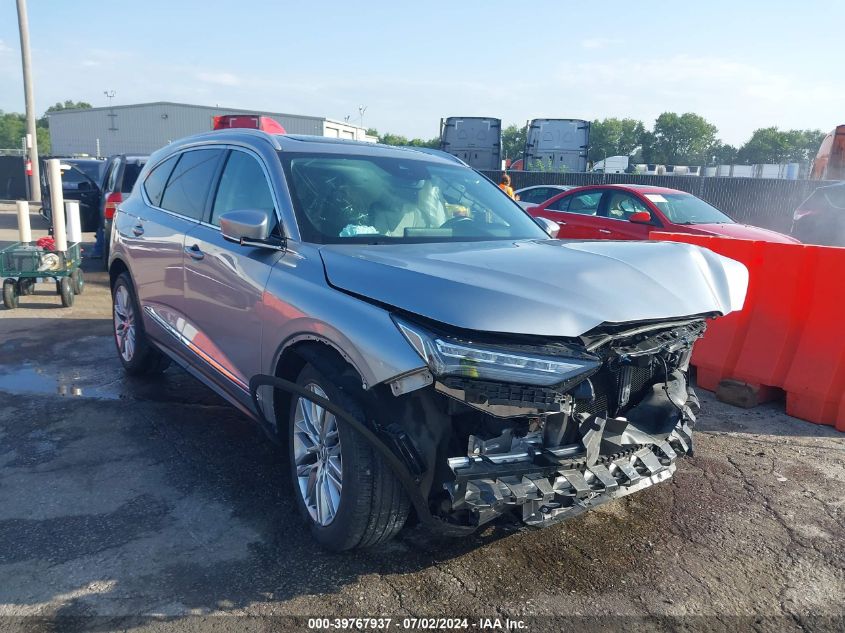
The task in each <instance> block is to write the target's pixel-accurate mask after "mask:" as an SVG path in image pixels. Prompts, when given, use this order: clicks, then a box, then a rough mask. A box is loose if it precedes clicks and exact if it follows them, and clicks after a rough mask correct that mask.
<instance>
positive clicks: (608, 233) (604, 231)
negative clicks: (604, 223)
mask: <svg viewBox="0 0 845 633" xmlns="http://www.w3.org/2000/svg"><path fill="white" fill-rule="evenodd" d="M599 233H604V234H605V235H610V231H608V230H607V229H599Z"/></svg>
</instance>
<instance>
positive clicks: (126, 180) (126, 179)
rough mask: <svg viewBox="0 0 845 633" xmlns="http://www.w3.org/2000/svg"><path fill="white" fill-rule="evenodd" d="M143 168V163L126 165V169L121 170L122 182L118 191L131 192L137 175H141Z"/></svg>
mask: <svg viewBox="0 0 845 633" xmlns="http://www.w3.org/2000/svg"><path fill="white" fill-rule="evenodd" d="M143 167H144V163H139V162H134V163H126V167H124V168H123V182H122V183H121V185H120V190H121V191H122V192H123V193H129V192H130V191H132V187H134V186H135V181H136V180H138V174H140V173H141V169H142V168H143Z"/></svg>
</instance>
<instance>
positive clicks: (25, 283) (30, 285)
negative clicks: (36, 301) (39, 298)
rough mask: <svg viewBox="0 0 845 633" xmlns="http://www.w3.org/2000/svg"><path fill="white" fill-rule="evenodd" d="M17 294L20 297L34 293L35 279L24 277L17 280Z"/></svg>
mask: <svg viewBox="0 0 845 633" xmlns="http://www.w3.org/2000/svg"><path fill="white" fill-rule="evenodd" d="M18 294H19V295H20V296H22V297H27V296H29V295H31V294H35V280H34V279H30V278H26V279H20V280H19V281H18Z"/></svg>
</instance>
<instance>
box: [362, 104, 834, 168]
mask: <svg viewBox="0 0 845 633" xmlns="http://www.w3.org/2000/svg"><path fill="white" fill-rule="evenodd" d="M718 132H719V131H718V129H717V128H716V126H715V125H713V124H712V123H710V122H709V121H707V120H706V119H705V118H704V117H702V116H700V115H698V114H694V113H692V112H686V113H684V114H677V113H675V112H664V113H663V114H661V115H660V116H659V117H657V119H656V120H655V122H654V125H653V126H652V129H650V130H649V129H647V128H646V126H645V124H644V123H643V122H642V121H639V120H637V119H627V118H626V119H618V118H615V117H611V118H606V119H601V120H599V119H596V120H595V121H593V122H592V124H591V126H590V148H589V151H588V155H587V157H588V159H589V160H590V162H597V161H600V160H602V159H603V158H605V157H607V156H631V157H632V159H633V162H635V163H657V164H661V165H714V164H715V165H730V164H747V165H754V164H760V163H788V162H801V161H808V160H812V159H813V158H814V157H815V155H816V152H817V151H818V149H819V145H821V142H822V139H824V137H825V132H823V131H821V130H781V129H779V128H777V127H767V128H759V129H757V130H754V132H753V133H752V134H751V138H750V139H748V141H746V142H745V143H744V144H743V145H741V146H739V147H734V146H732V145H729V144H727V143H724V142H722V141H721V140H720V139H719V138H718V136H717V135H718ZM367 134H370V135H372V136H377V137H378V139H379V142H380V143H385V144H386V145H409V146H416V147H434V148H436V147H439V146H440V139H439V138H437V137H436V138H433V139H430V140H424V139H419V138H415V139H408V138H407V137H405V136H401V135H399V134H392V133H387V134H379V133H378V130H375V129H373V128H370V129H369V130H367ZM524 148H525V127H524V126H519V125H515V124H514V125H509V126H507V127H506V128H504V129H503V130H502V157H503V158H508V159H511V160H517V159H519V158H522V152H523V149H524Z"/></svg>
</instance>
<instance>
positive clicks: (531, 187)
mask: <svg viewBox="0 0 845 633" xmlns="http://www.w3.org/2000/svg"><path fill="white" fill-rule="evenodd" d="M541 187H544V188H548V187H551V188H552V189H560V190H561V191H567V190H569V189H574V188H575V187H576V185H530V186H528V187H520V188H519V189H517V191H527V190H528V189H540V188H541Z"/></svg>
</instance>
